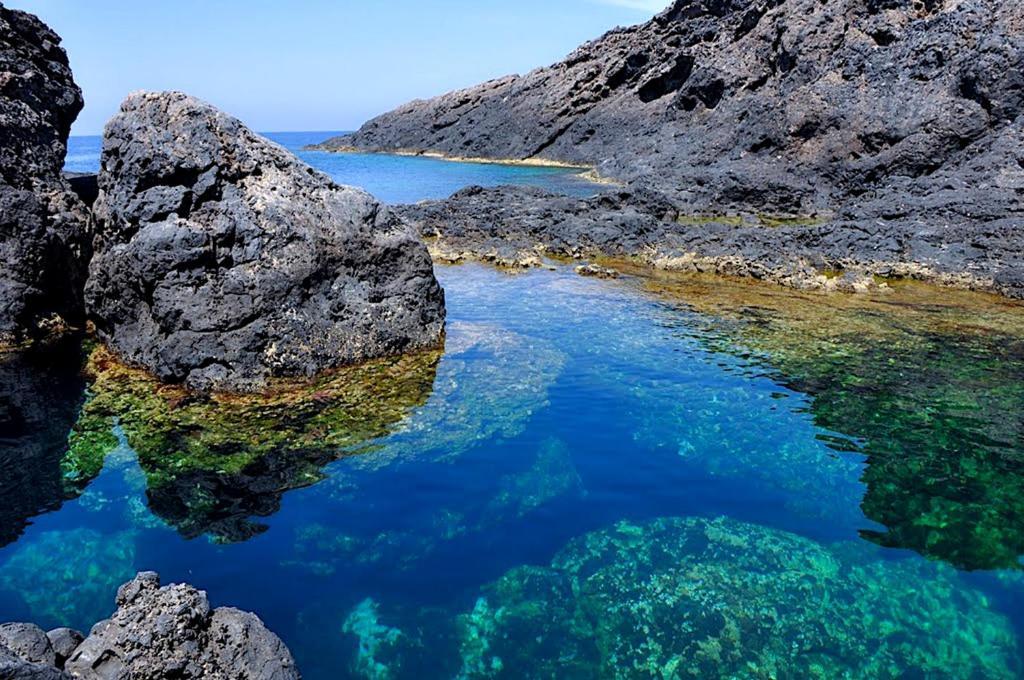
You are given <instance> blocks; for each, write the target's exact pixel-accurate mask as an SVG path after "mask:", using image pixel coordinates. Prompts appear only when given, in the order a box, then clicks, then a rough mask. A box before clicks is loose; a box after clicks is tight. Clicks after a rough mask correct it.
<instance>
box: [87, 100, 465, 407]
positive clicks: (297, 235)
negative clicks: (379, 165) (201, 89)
mask: <svg viewBox="0 0 1024 680" xmlns="http://www.w3.org/2000/svg"><path fill="white" fill-rule="evenodd" d="M101 162H102V166H101V169H100V175H99V188H100V194H99V197H98V198H97V200H96V204H95V206H94V211H95V215H96V220H97V230H98V233H99V236H98V238H97V247H96V256H95V258H94V259H93V261H92V264H91V267H90V278H89V281H88V285H87V287H86V302H87V306H88V310H89V314H90V317H91V318H93V319H94V320H95V323H96V330H97V333H98V334H99V336H100V338H102V339H103V341H104V342H106V343H107V344H108V345H109V346H110V347H111V348H112V349H113V350H114V351H115V352H117V353H118V354H119V355H120V356H121V357H122V358H124V359H125V360H127V361H128V362H130V363H133V364H136V365H140V366H143V367H145V368H147V369H149V370H151V371H152V372H153V373H154V374H156V376H157V377H158V378H160V379H161V380H163V381H166V382H171V383H184V384H186V385H187V386H189V387H190V388H194V389H199V390H230V391H255V390H260V389H263V388H265V387H266V386H267V384H268V381H270V380H271V379H272V378H276V377H310V376H313V375H315V374H317V373H319V372H321V371H324V370H326V369H331V368H335V367H338V366H341V365H344V364H351V363H354V362H358V361H362V360H366V359H369V358H375V357H380V356H387V355H395V354H399V353H402V352H406V351H413V350H419V349H425V348H432V347H436V346H438V345H439V343H440V339H441V334H442V332H443V327H444V316H445V312H444V293H443V291H442V290H441V287H440V286H439V285H438V283H437V280H436V279H435V278H434V274H433V269H432V263H431V260H430V257H429V255H428V254H427V251H426V248H424V246H423V244H422V243H421V242H420V241H419V239H418V238H417V237H416V236H415V235H414V234H412V233H411V232H410V231H409V230H408V228H407V227H406V226H405V225H404V224H402V222H401V221H400V220H398V219H397V218H396V217H394V216H393V215H392V214H391V213H390V212H389V211H388V210H387V209H386V208H384V207H382V206H381V205H379V204H378V203H377V202H376V201H375V200H374V199H373V198H372V197H371V196H370V195H369V194H367V193H365V192H363V191H361V190H358V189H353V188H350V187H342V186H338V185H336V184H334V183H333V182H332V181H331V180H330V179H329V178H328V177H327V176H326V175H323V174H321V173H319V172H317V171H315V170H313V169H312V168H310V167H309V166H307V165H305V164H304V163H302V162H301V161H299V160H298V159H297V158H295V157H294V156H292V155H291V154H290V153H288V152H287V151H285V150H284V149H282V148H281V147H279V146H277V145H276V144H274V143H272V142H270V141H268V140H266V139H264V138H262V137H259V136H258V135H256V134H254V133H253V132H251V131H250V130H248V129H247V128H246V127H245V126H243V125H242V123H241V122H239V121H238V120H236V119H234V118H231V117H230V116H227V115H225V114H224V113H222V112H220V111H218V110H216V109H215V108H213V107H212V106H210V105H208V104H205V103H203V102H201V101H199V100H197V99H193V98H192V97H189V96H187V95H185V94H181V93H176V92H165V93H138V94H133V95H130V96H129V97H128V98H127V99H126V100H125V101H124V103H123V104H122V105H121V111H120V113H118V114H117V115H116V116H115V117H114V118H113V119H112V120H111V121H110V122H109V123H108V124H107V127H106V129H105V131H104V142H103V154H102V161H101Z"/></svg>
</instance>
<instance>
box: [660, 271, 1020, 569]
mask: <svg viewBox="0 0 1024 680" xmlns="http://www.w3.org/2000/svg"><path fill="white" fill-rule="evenodd" d="M645 285H646V287H647V288H648V289H650V290H652V291H654V292H656V293H658V294H659V295H660V296H663V297H664V298H665V299H666V300H671V301H672V302H673V303H674V304H677V305H685V306H687V307H689V308H691V309H693V310H694V311H696V312H700V313H701V314H704V315H706V317H705V318H706V321H705V323H706V325H707V329H708V331H709V333H708V334H707V338H708V339H707V342H708V343H709V344H710V346H711V347H713V348H714V349H716V350H718V351H724V352H727V353H731V354H734V355H737V356H742V357H746V358H747V359H748V360H749V362H750V364H751V366H753V367H754V369H753V370H758V367H767V368H769V369H770V370H771V374H772V376H773V378H775V379H776V380H778V381H779V382H781V383H783V384H785V385H787V386H789V387H791V388H792V389H794V390H798V391H800V392H803V393H806V394H807V395H809V396H810V397H811V401H810V406H809V409H810V412H811V414H812V415H813V416H814V421H815V424H817V425H818V426H820V427H823V428H826V429H827V430H829V431H831V432H832V433H834V434H835V435H836V436H834V437H832V436H830V435H827V434H824V433H823V435H822V437H823V438H824V440H825V441H827V442H828V443H829V444H830V445H831V446H833V447H834V448H836V449H838V450H839V455H841V456H847V457H848V456H856V454H857V453H861V454H864V455H865V456H866V463H867V465H866V467H865V468H864V471H863V473H862V475H861V479H862V481H863V482H864V484H865V487H866V488H865V492H864V495H863V498H862V499H861V501H860V505H861V509H862V510H863V512H864V514H865V515H866V516H867V517H868V518H870V519H872V520H874V521H876V522H878V523H879V524H881V525H882V526H884V527H885V529H884V530H876V529H872V530H865V531H863V532H862V535H863V536H864V537H865V538H867V539H868V540H870V541H873V542H876V543H879V544H881V545H885V546H888V547H895V548H909V549H912V550H916V551H918V552H920V553H921V554H923V555H926V556H928V557H932V558H936V559H941V560H945V561H947V562H949V563H950V564H953V565H954V566H956V567H959V568H963V569H993V568H1003V569H1006V568H1019V567H1020V565H1021V562H1020V556H1021V555H1022V554H1024V529H1022V527H1024V425H1022V423H1021V421H1020V419H1018V418H1015V417H1012V416H1010V417H1007V414H1015V413H1016V412H1017V411H1018V410H1019V408H1020V404H1021V403H1024V343H1022V340H1021V338H1024V308H1022V307H1021V306H1020V305H1018V304H1015V303H1009V302H1006V301H1004V300H999V299H997V298H993V297H990V296H983V295H971V294H954V293H949V292H943V293H940V292H938V291H936V290H935V289H933V288H930V287H928V286H920V285H910V284H907V285H900V286H897V287H896V288H895V289H894V290H892V291H890V292H888V293H884V294H881V293H880V294H875V295H869V296H824V295H819V294H805V293H796V292H785V291H773V290H771V289H770V288H765V287H764V286H753V285H744V284H740V283H736V282H714V283H712V282H711V281H709V280H707V279H700V278H693V277H673V276H655V277H653V278H650V279H648V280H647V281H646V284H645ZM680 418H682V416H680ZM679 427H680V429H681V430H686V429H688V427H689V426H688V425H687V424H686V423H685V422H683V420H682V419H681V420H680V425H679ZM708 434H709V435H710V434H711V433H710V432H709V433H708ZM697 448H698V449H700V448H701V447H700V445H698V446H697ZM788 452H789V451H788V450H787V449H785V448H780V455H781V461H782V462H783V463H785V462H786V455H787V453H788ZM730 460H731V461H732V462H733V464H735V465H739V466H745V467H749V468H752V469H757V468H762V469H763V468H766V467H771V466H773V465H775V463H776V462H777V461H776V460H774V459H773V460H771V461H768V462H765V461H763V460H762V461H759V460H757V459H756V458H754V457H752V456H751V455H748V454H746V453H745V452H744V451H743V450H742V449H738V450H737V451H736V452H735V455H734V456H731V457H730ZM850 464H851V465H856V464H858V461H856V460H851V461H850ZM774 479H776V480H777V481H778V483H781V484H786V485H789V486H790V487H791V488H794V489H797V488H799V487H800V484H801V483H802V481H801V480H800V479H797V478H790V479H788V480H786V479H784V478H783V477H782V476H781V475H775V477H774ZM815 480H816V482H815V483H816V484H818V485H820V486H822V488H828V485H827V483H823V481H822V479H820V478H815ZM801 493H802V494H804V495H808V496H809V497H811V498H818V497H819V496H816V495H815V493H816V492H815V491H814V490H813V489H810V488H808V489H806V491H805V492H801Z"/></svg>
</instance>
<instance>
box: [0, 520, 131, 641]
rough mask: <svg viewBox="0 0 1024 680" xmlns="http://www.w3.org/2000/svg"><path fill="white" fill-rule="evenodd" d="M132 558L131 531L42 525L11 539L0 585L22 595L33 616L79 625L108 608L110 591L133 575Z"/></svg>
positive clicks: (48, 623) (42, 620) (48, 621)
mask: <svg viewBox="0 0 1024 680" xmlns="http://www.w3.org/2000/svg"><path fill="white" fill-rule="evenodd" d="M134 564H135V532H131V531H118V532H114V533H110V534H106V535H104V534H101V533H100V532H98V531H94V530H92V529H85V528H76V529H69V530H66V531H60V530H53V531H45V532H43V533H41V534H39V535H38V536H33V537H31V539H27V540H23V541H21V542H19V543H18V544H17V545H16V547H15V549H14V552H13V553H11V556H10V558H9V559H7V560H6V561H5V562H4V563H3V568H2V570H0V588H2V589H3V590H4V591H7V592H9V593H10V594H11V595H13V596H15V597H16V598H17V599H20V600H22V601H24V602H25V605H26V606H27V610H28V611H29V612H31V618H32V620H33V621H37V622H38V623H40V624H42V625H45V626H58V625H61V624H67V623H73V624H74V625H81V624H84V623H87V622H90V621H95V620H97V619H99V618H100V617H102V616H104V615H105V614H106V613H107V612H108V611H109V610H110V593H112V592H114V590H115V589H116V588H117V586H118V585H119V584H121V583H123V582H124V581H126V580H128V579H130V578H131V577H132V575H133V574H134V573H135V567H134ZM86 576H87V577H86ZM84 577H85V578H84Z"/></svg>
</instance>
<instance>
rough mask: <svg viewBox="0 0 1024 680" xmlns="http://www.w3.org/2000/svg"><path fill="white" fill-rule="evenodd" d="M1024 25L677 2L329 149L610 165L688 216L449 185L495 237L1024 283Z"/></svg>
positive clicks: (749, 263) (908, 3)
mask: <svg viewBox="0 0 1024 680" xmlns="http://www.w3.org/2000/svg"><path fill="white" fill-rule="evenodd" d="M1022 23H1024V6H1022V5H1021V3H1007V2H1001V0H958V1H955V2H954V1H953V0H934V1H932V0H928V1H921V0H885V1H878V0H838V1H836V2H827V3H823V2H819V1H818V0H728V1H724V2H723V1H721V0H675V2H673V3H672V4H671V6H670V7H668V9H666V10H665V11H664V12H663V13H661V14H659V15H658V16H657V17H655V18H654V19H652V20H651V21H649V22H647V23H645V24H642V25H639V26H634V27H629V28H621V29H616V30H613V31H611V32H609V33H608V34H606V35H605V36H603V37H601V38H599V39H597V40H594V41H592V42H589V43H586V44H585V45H583V46H581V47H580V48H579V49H577V50H576V51H574V52H573V53H572V54H570V55H569V56H568V57H567V58H566V59H565V60H563V61H562V62H559V63H558V64H555V65H553V66H551V67H548V68H540V69H536V70H534V71H531V72H530V73H528V74H526V75H523V76H510V77H507V78H501V79H498V80H494V81H491V82H488V83H484V84H482V85H479V86H476V87H471V88H468V89H466V90H461V91H458V92H452V93H449V94H446V95H443V96H440V97H437V98H434V99H430V100H427V101H415V102H412V103H409V104H406V105H404V106H402V107H400V108H398V109H397V110H395V111H393V112H391V113H387V114H384V115H382V116H380V117H378V118H376V119H374V120H372V121H370V122H368V123H367V124H366V125H364V126H363V128H362V129H360V130H359V131H358V132H356V133H354V134H351V135H346V136H343V137H340V138H335V139H331V140H328V141H327V142H325V143H323V144H322V145H320V146H319V148H323V149H328V150H331V149H334V150H347V149H352V148H355V149H360V150H371V151H389V150H403V151H425V152H434V153H441V154H444V155H447V156H451V157H487V158H494V159H515V160H529V161H557V162H568V163H575V164H584V165H591V166H596V169H597V170H598V171H599V172H600V173H601V174H602V175H604V176H605V177H608V178H612V179H615V180H619V181H622V182H625V183H627V184H629V185H630V191H631V192H632V191H636V190H641V191H642V192H643V193H654V192H657V193H660V194H662V195H663V197H664V199H663V200H665V201H668V202H670V203H671V204H672V205H673V207H674V212H675V213H676V214H677V215H678V216H682V217H683V218H684V219H683V221H682V222H678V221H676V218H675V217H672V218H670V219H669V220H665V219H663V218H664V215H663V214H662V213H659V212H657V211H651V210H649V208H648V205H647V203H648V202H647V200H646V198H645V197H643V196H641V197H639V198H638V197H635V196H632V195H627V196H625V197H624V199H620V198H619V197H618V196H617V194H618V191H617V190H612V191H610V192H608V193H607V194H605V195H604V196H602V197H601V198H598V199H595V200H593V201H585V202H580V201H568V200H565V199H562V198H557V197H554V196H546V197H545V196H540V195H538V194H536V193H533V192H528V191H522V190H518V189H517V190H512V189H508V188H502V189H496V190H490V191H489V192H488V193H486V194H484V197H483V198H480V199H477V200H475V201H469V200H467V199H466V198H465V197H460V198H457V199H454V200H452V201H451V202H441V204H440V205H439V207H438V208H436V209H438V210H448V211H449V212H450V213H451V214H452V215H457V216H459V217H462V216H463V215H465V216H466V217H467V219H472V220H478V221H479V223H480V226H481V228H482V229H481V233H480V234H479V235H477V237H476V238H477V239H478V240H487V241H491V242H493V241H494V240H500V239H501V237H502V234H503V233H513V234H514V235H516V236H517V238H519V239H522V240H525V241H527V242H529V244H530V246H531V247H532V246H533V245H544V246H546V245H548V244H549V243H551V242H558V241H560V240H566V241H569V242H570V243H572V242H573V239H575V238H576V237H577V235H578V234H577V230H576V229H575V228H574V224H577V223H579V224H583V225H589V227H590V229H591V230H593V231H595V232H597V235H596V236H595V237H594V238H595V239H596V240H597V241H601V240H609V238H610V239H611V240H613V242H614V241H615V239H617V238H618V236H616V235H615V234H614V231H624V232H625V236H626V237H628V238H632V239H636V238H643V240H646V241H647V245H653V246H655V247H657V249H658V250H661V251H663V252H662V253H660V254H659V255H658V257H656V258H654V259H657V260H659V261H664V262H672V263H673V264H674V265H675V266H676V267H685V268H687V269H694V270H700V271H715V272H718V273H726V274H742V275H747V276H755V277H758V278H771V279H772V280H775V281H777V282H779V283H785V284H789V283H792V282H794V281H795V282H806V281H808V280H812V279H813V276H811V275H809V274H808V273H807V272H806V271H805V270H811V271H812V272H817V273H821V272H822V271H825V270H828V269H836V268H839V267H845V268H861V269H865V270H868V271H871V272H873V273H885V272H886V271H889V272H891V273H894V274H898V275H901V276H913V277H916V278H927V279H930V280H935V281H939V282H942V283H946V284H952V285H958V286H968V287H972V288H980V289H989V290H995V291H998V292H1000V293H1003V294H1006V295H1012V296H1016V297H1022V296H1024V275H1022V273H1021V272H1022V271H1024V237H1022V235H1021V234H1022V232H1024V200H1022V191H1024V117H1022V114H1024V94H1022V92H1024V87H1022V84H1024V80H1022V78H1024V77H1022V76H1021V73H1024V34H1022V32H1021V30H1020V26H1021V25H1022ZM623 201H624V202H625V203H626V204H627V205H626V207H625V208H622V209H619V208H616V207H615V206H614V205H611V206H609V203H611V204H615V203H616V202H620V203H621V202H623ZM610 208H611V209H610ZM545 212H546V213H547V214H548V216H549V219H548V220H544V219H538V217H540V216H542V215H544V213H545ZM761 216H764V217H766V218H767V219H760V217H761ZM494 217H497V218H500V219H501V220H502V221H504V222H505V224H501V225H491V224H490V220H491V218H494ZM652 223H656V224H657V227H658V230H659V231H664V232H666V234H667V235H668V236H670V237H671V238H667V239H664V240H658V239H655V238H653V237H654V236H657V234H654V235H649V234H647V233H646V232H647V231H648V229H649V226H648V225H650V224H652ZM443 226H444V224H443V223H442V224H441V227H442V231H443ZM609 230H610V231H611V232H612V233H606V232H608V231H609ZM423 233H424V234H429V233H431V230H430V229H424V232H423ZM443 233H445V234H447V232H444V231H443ZM456 233H457V232H456ZM587 245H588V244H587V243H586V242H583V243H581V244H580V247H584V248H585V247H587ZM615 245H617V246H619V247H621V248H629V244H628V243H622V244H619V243H615ZM467 246H468V247H467ZM475 249H476V246H474V245H473V244H472V243H466V244H464V245H463V248H462V251H463V252H470V251H472V250H475ZM490 250H491V246H490V245H486V246H484V245H480V247H479V249H478V256H482V255H486V254H487V253H488V252H489V251H490ZM643 252H644V250H643V249H633V250H632V252H630V253H629V254H642V253H643ZM801 272H803V273H801Z"/></svg>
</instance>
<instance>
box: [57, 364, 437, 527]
mask: <svg viewBox="0 0 1024 680" xmlns="http://www.w3.org/2000/svg"><path fill="white" fill-rule="evenodd" d="M440 355H441V353H440V351H438V350H428V351H424V352H414V353H408V354H404V355H401V356H397V357H386V358H382V359H373V360H370V361H366V362H364V363H361V364H358V365H355V366H348V367H344V368H341V369H337V370H335V371H332V372H329V373H326V374H323V375H321V376H320V377H318V378H317V379H315V380H312V381H305V380H303V381H277V382H274V383H272V384H271V386H272V388H273V389H272V390H271V391H269V392H268V393H266V394H262V395H196V394H192V393H189V392H188V391H187V390H186V389H185V388H183V387H182V386H176V385H162V384H160V383H158V382H157V381H156V380H155V379H153V378H152V377H151V376H150V375H149V374H147V373H146V372H144V371H142V370H139V369H133V368H130V367H128V366H125V365H124V364H122V363H121V362H120V361H119V360H117V359H116V358H115V357H114V356H113V355H112V354H111V353H110V352H109V351H107V350H106V349H104V348H102V347H101V348H97V349H96V350H95V351H94V352H93V354H92V355H91V357H90V359H89V364H88V367H87V370H88V373H89V375H90V380H91V382H90V396H89V399H88V400H87V402H86V404H85V406H84V407H83V408H82V412H81V414H80V416H79V419H78V422H77V423H76V424H75V427H74V430H73V432H72V434H71V438H70V448H69V450H68V453H67V455H66V457H65V458H64V460H63V462H62V465H63V470H64V479H65V480H66V482H65V483H66V484H67V485H68V487H69V489H77V488H82V487H84V486H85V485H86V484H88V482H89V481H90V480H92V479H93V478H94V477H95V476H96V475H97V474H99V472H100V470H101V469H102V468H103V463H104V460H105V458H106V456H107V455H108V454H109V453H110V452H111V451H113V450H114V449H116V448H117V447H118V445H119V440H118V434H121V435H123V437H124V440H125V443H126V444H127V445H128V446H129V447H130V448H131V449H133V450H134V451H135V453H136V454H137V456H138V461H139V466H140V467H141V469H142V471H143V473H144V474H145V477H146V487H147V488H146V496H147V498H148V500H149V507H150V509H151V510H152V511H153V512H154V513H155V514H156V515H158V516H159V517H161V518H163V519H164V520H165V521H167V522H168V523H169V524H171V525H172V526H174V527H175V528H176V529H177V530H178V531H179V532H180V533H181V534H182V535H183V536H185V537H187V538H193V537H196V536H199V535H202V534H209V535H211V536H213V537H214V538H216V539H217V540H221V541H244V540H246V539H248V538H251V537H252V536H254V535H256V534H258V533H260V532H262V531H263V530H264V529H265V528H266V526H265V525H263V524H260V523H258V522H254V521H253V520H252V517H254V516H255V517H266V516H269V515H272V514H274V513H275V512H277V510H278V509H279V508H280V504H281V498H282V496H283V495H284V494H285V493H286V492H287V491H289V490H292V489H297V488H300V487H304V486H309V485H311V484H315V483H316V482H318V481H320V480H322V479H323V472H322V468H323V467H324V466H325V465H327V464H328V463H330V462H332V461H334V460H337V459H338V458H340V457H342V456H344V455H351V454H355V453H360V452H363V451H364V450H365V448H366V447H367V446H368V445H370V446H372V442H373V440H375V439H377V438H379V437H382V436H384V435H386V434H388V433H389V432H390V431H391V430H392V429H393V428H395V427H397V426H398V424H399V423H400V422H401V421H402V419H403V418H405V417H406V415H407V414H408V413H409V412H410V411H411V410H412V409H414V408H416V407H418V406H421V405H422V404H423V403H424V402H426V400H427V398H428V396H429V395H430V392H431V389H432V387H433V384H434V378H435V374H436V370H437V363H438V361H439V359H440ZM115 424H116V429H115Z"/></svg>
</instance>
